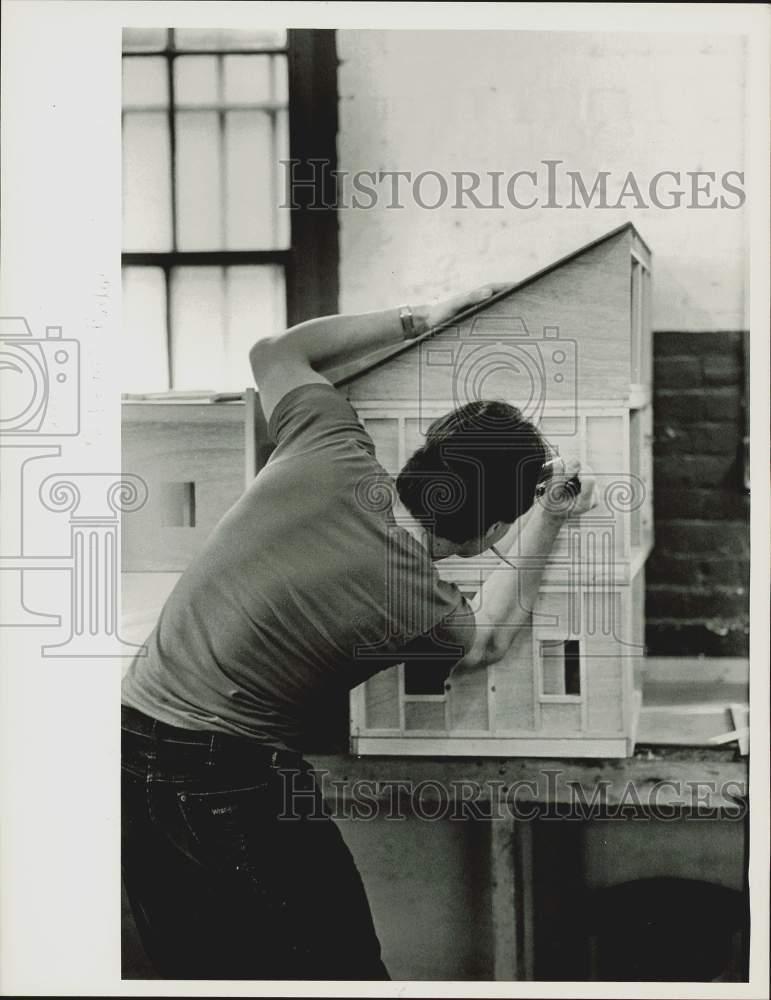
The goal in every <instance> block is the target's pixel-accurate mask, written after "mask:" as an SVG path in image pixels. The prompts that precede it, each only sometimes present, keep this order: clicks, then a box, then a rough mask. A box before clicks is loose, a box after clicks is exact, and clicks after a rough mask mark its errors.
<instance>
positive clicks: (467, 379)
mask: <svg viewBox="0 0 771 1000" xmlns="http://www.w3.org/2000/svg"><path fill="white" fill-rule="evenodd" d="M630 246H631V236H630V233H629V231H625V232H621V233H619V234H617V235H616V236H614V237H612V238H611V239H608V240H606V241H605V242H603V243H600V244H598V245H596V246H594V247H593V248H591V249H589V250H587V251H586V252H585V253H584V254H581V255H579V256H578V257H575V258H573V259H572V260H569V261H568V262H567V263H565V264H564V265H563V266H562V267H560V268H558V269H556V270H552V271H549V272H548V273H546V274H544V275H543V276H542V277H540V278H537V279H535V280H533V281H531V282H529V283H527V284H526V285H525V286H524V287H520V288H517V289H515V290H514V291H513V292H512V293H511V294H510V295H508V296H506V297H503V298H498V299H496V300H495V301H493V302H492V303H491V304H490V305H489V307H487V308H485V309H484V310H483V311H480V312H477V313H475V314H474V315H473V316H470V317H468V318H467V319H465V320H460V321H459V322H458V323H457V324H456V325H454V326H450V327H449V328H448V329H445V330H443V331H441V332H439V333H437V334H435V335H434V336H432V337H430V338H429V339H427V340H424V341H422V342H420V343H418V344H417V345H416V346H415V348H414V349H413V350H410V351H404V352H402V353H400V354H398V355H396V356H394V357H392V358H390V360H388V361H386V362H385V363H383V364H381V365H380V366H379V367H376V368H374V369H372V370H370V371H366V372H364V373H362V374H360V375H359V376H357V377H356V378H354V379H353V380H352V381H350V382H349V383H347V391H348V394H349V398H350V399H351V401H352V402H354V403H355V401H356V400H359V399H368V398H370V399H371V398H384V399H408V400H412V401H414V402H415V403H416V404H417V403H418V402H419V401H422V400H432V399H436V398H445V397H446V396H447V388H448V383H450V384H451V385H452V390H451V395H452V398H453V399H454V400H455V401H456V405H460V404H461V403H463V402H466V401H468V400H469V399H470V398H479V397H480V396H482V397H484V396H488V397H495V396H500V397H502V398H505V399H512V400H518V401H519V405H520V406H521V407H522V409H523V410H525V412H527V413H528V415H529V416H533V415H535V414H537V412H539V411H540V410H541V409H542V408H543V407H544V405H558V404H560V403H562V404H570V405H575V402H576V400H577V399H581V400H603V401H611V400H615V401H616V402H623V401H627V400H628V398H629V387H630V385H631V382H632V379H631V372H630V355H629V335H630V334H629V324H630V306H629V288H630V268H631V263H630ZM557 376H559V377H557Z"/></svg>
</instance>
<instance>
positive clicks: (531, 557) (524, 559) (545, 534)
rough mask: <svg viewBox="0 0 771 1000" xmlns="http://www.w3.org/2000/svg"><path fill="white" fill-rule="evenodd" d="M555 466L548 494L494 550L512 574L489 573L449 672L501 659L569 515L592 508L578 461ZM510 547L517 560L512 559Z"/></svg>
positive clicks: (525, 621)
mask: <svg viewBox="0 0 771 1000" xmlns="http://www.w3.org/2000/svg"><path fill="white" fill-rule="evenodd" d="M557 463H558V464H557V465H556V467H555V472H554V474H553V476H552V479H551V481H550V484H549V490H548V492H547V493H546V494H545V496H544V497H543V498H541V499H540V500H536V502H535V503H534V504H533V507H532V508H531V510H530V511H529V512H528V514H527V515H525V523H524V524H523V525H522V526H521V527H520V526H519V525H517V524H515V525H514V526H513V527H512V530H511V531H510V532H509V533H508V534H507V535H506V537H505V538H504V539H503V541H502V542H501V543H500V545H499V546H498V548H500V550H501V552H502V553H503V554H504V555H507V556H510V557H511V561H512V562H513V563H514V565H515V566H516V567H517V569H516V571H514V572H495V573H491V574H490V576H489V577H488V578H487V580H485V582H484V583H483V584H482V586H481V588H480V590H479V593H478V595H477V602H478V605H479V610H478V612H477V613H476V625H475V627H474V633H473V636H472V637H470V638H471V645H470V647H469V648H468V649H467V652H466V656H465V657H464V658H463V659H462V660H460V661H459V663H458V664H457V665H456V667H455V668H454V671H453V673H458V672H461V671H469V670H477V669H481V668H484V667H486V666H488V665H489V664H491V663H497V662H498V661H499V660H501V659H503V657H504V656H505V655H506V653H507V652H508V651H509V649H510V648H511V646H512V644H513V643H514V641H515V639H516V637H517V634H518V632H519V630H520V629H522V628H523V627H526V626H529V625H530V619H531V615H532V612H533V608H534V606H535V602H536V600H537V598H538V593H539V591H540V587H541V580H542V579H543V573H544V570H545V568H546V563H547V561H548V558H549V555H550V553H551V550H552V547H553V545H554V542H555V540H556V538H557V535H558V534H559V532H560V529H561V528H562V526H563V525H564V523H565V521H566V520H567V518H568V516H573V517H575V516H576V515H578V514H583V513H585V512H586V511H588V510H591V509H592V508H593V507H595V506H596V500H595V483H594V478H593V476H592V475H591V472H590V471H589V470H584V471H583V472H582V471H581V466H580V463H579V462H577V461H570V462H567V463H566V462H563V461H562V460H561V459H558V460H557ZM576 476H577V477H579V479H580V482H581V491H580V493H579V494H578V495H577V496H576V495H574V492H573V490H572V489H571V488H570V487H569V486H568V483H569V481H570V480H571V479H573V478H574V477H576ZM514 547H516V555H513V554H512V549H514Z"/></svg>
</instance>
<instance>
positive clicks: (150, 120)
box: [123, 111, 171, 250]
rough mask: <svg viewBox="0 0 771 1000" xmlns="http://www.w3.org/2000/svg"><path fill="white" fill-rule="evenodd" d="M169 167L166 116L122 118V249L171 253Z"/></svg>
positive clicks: (133, 114) (156, 113)
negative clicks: (166, 251) (169, 251)
mask: <svg viewBox="0 0 771 1000" xmlns="http://www.w3.org/2000/svg"><path fill="white" fill-rule="evenodd" d="M170 182H171V166H170V157H169V122H168V118H167V116H166V113H165V112H163V111H153V112H147V113H141V112H127V113H126V114H125V115H124V116H123V246H124V249H126V250H169V249H171V183H170Z"/></svg>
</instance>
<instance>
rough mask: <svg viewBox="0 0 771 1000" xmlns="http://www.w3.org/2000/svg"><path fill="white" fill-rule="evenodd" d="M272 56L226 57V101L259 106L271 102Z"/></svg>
mask: <svg viewBox="0 0 771 1000" xmlns="http://www.w3.org/2000/svg"><path fill="white" fill-rule="evenodd" d="M270 62H271V56H225V59H224V63H225V101H226V103H228V104H259V103H260V102H266V101H270V100H271V99H272V93H271V79H270V76H271V74H270Z"/></svg>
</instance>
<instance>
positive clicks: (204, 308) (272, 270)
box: [122, 28, 337, 392]
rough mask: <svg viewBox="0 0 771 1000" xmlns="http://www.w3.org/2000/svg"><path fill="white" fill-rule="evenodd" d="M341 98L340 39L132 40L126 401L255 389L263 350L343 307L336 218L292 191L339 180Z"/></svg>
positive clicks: (180, 34) (158, 33)
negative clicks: (260, 346) (251, 355)
mask: <svg viewBox="0 0 771 1000" xmlns="http://www.w3.org/2000/svg"><path fill="white" fill-rule="evenodd" d="M336 90H337V88H336V57H335V42H334V32H331V31H316V30H313V31H311V30H307V31H305V30H303V31H301V30H295V31H288V32H287V31H277V30H263V31H252V30H249V31H241V30H239V31H235V30H211V29H181V28H180V29H172V28H169V29H165V28H157V29H156V28H152V29H137V28H130V29H129V28H127V29H125V30H124V33H123V116H122V120H123V364H122V371H123V385H122V388H123V389H124V391H127V392H153V391H164V390H167V389H178V390H217V391H223V390H225V391H226V390H233V389H237V390H239V389H242V388H243V386H244V384H245V383H246V382H247V381H248V379H249V374H248V363H247V361H246V356H247V351H248V349H249V346H250V345H251V344H252V343H253V342H254V340H256V339H258V338H259V337H260V336H268V335H270V334H272V333H275V332H276V330H280V329H282V328H283V327H284V326H285V325H286V324H287V323H289V324H292V323H296V322H299V321H301V320H302V319H307V318H309V317H310V316H313V315H318V314H322V313H329V312H334V311H336V308H337V229H336V220H335V218H334V210H333V209H328V210H321V211H319V210H312V209H310V208H309V207H308V206H309V205H310V204H311V203H312V202H313V199H314V197H317V196H316V195H315V194H314V192H313V191H312V190H311V186H312V185H311V184H306V186H305V187H303V188H302V189H301V188H299V187H298V188H297V189H296V191H294V192H289V190H288V187H287V183H286V182H287V177H288V170H289V169H290V168H289V167H288V166H287V165H286V162H287V161H293V163H294V166H293V167H292V168H291V169H292V171H293V175H294V177H295V178H296V180H297V181H301V182H309V181H310V182H312V183H313V184H314V185H315V186H316V187H318V186H319V185H322V184H324V183H325V180H326V182H327V183H328V176H329V172H330V171H332V170H334V168H335V162H334V153H335V133H336V129H337V92H336ZM311 98H312V100H311ZM281 161H284V163H283V164H282V162H281ZM319 163H323V166H319ZM290 203H293V204H294V205H295V206H296V207H292V208H290ZM317 203H318V202H317Z"/></svg>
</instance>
